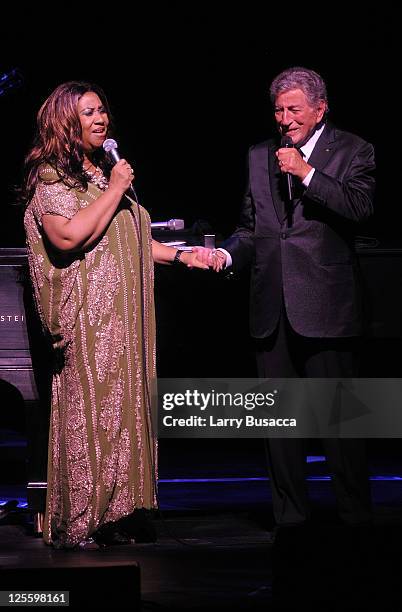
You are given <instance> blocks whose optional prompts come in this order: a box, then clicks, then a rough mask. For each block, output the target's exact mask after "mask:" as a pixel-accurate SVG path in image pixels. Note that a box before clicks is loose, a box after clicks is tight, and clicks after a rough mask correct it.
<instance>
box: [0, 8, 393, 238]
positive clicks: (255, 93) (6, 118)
mask: <svg viewBox="0 0 402 612" xmlns="http://www.w3.org/2000/svg"><path fill="white" fill-rule="evenodd" d="M217 6H219V5H217ZM248 7H249V8H247V9H245V8H244V7H240V8H238V9H235V10H234V9H231V10H230V12H229V11H226V12H225V10H224V8H222V7H221V9H220V13H219V14H218V10H217V8H216V7H214V9H212V8H211V5H210V6H208V3H206V4H205V3H204V4H202V5H201V6H198V7H197V5H196V4H194V5H191V8H190V7H185V5H184V3H183V4H182V5H180V4H178V3H165V4H164V5H161V6H159V5H153V6H152V5H150V6H149V9H148V10H147V11H145V10H144V9H142V10H139V8H138V5H136V4H135V3H134V4H132V6H131V8H129V7H127V10H126V9H125V10H124V11H123V10H122V9H121V7H119V8H118V7H116V8H113V7H111V8H110V9H109V11H108V12H107V13H105V16H104V17H103V18H102V17H100V14H101V11H100V10H92V11H89V10H88V8H86V9H85V10H83V9H82V8H80V9H79V10H77V12H74V11H73V10H70V11H69V12H68V14H66V15H64V17H63V16H60V18H59V17H57V18H56V17H54V20H52V15H51V14H49V13H46V12H45V11H43V13H44V14H46V17H45V16H44V15H42V14H41V15H38V14H32V15H29V14H27V13H25V12H24V14H18V15H17V14H16V15H15V16H14V18H13V17H12V16H11V17H10V18H9V20H8V22H7V24H6V23H5V24H4V27H3V28H2V41H1V43H0V44H1V48H2V53H1V55H0V72H2V73H3V72H6V71H9V70H11V69H13V68H18V69H19V70H20V72H21V74H22V76H23V79H24V83H23V86H22V87H20V88H17V89H15V90H13V91H9V92H8V93H6V94H5V95H3V96H1V97H0V112H1V117H2V125H1V136H2V146H1V153H0V155H1V157H2V162H1V168H2V180H1V185H0V189H1V191H0V198H1V205H2V210H3V214H2V222H1V224H0V246H3V247H4V246H6V247H7V246H23V243H24V236H23V232H22V227H21V223H20V220H19V215H18V212H17V211H16V210H15V209H12V208H11V206H10V205H11V203H12V201H13V199H14V196H13V192H12V188H13V185H14V184H16V183H18V181H19V178H20V171H21V167H22V161H23V156H24V154H25V152H26V151H27V149H28V147H29V145H30V142H31V139H32V135H33V130H34V124H35V115H36V112H37V110H38V108H39V106H40V105H41V104H42V102H43V101H44V100H45V98H46V97H47V96H48V95H49V93H50V92H51V91H52V90H53V89H54V87H55V86H56V85H58V84H59V83H61V82H64V81H66V80H72V79H83V80H89V81H94V82H96V83H98V84H100V85H101V86H102V87H103V88H104V90H105V92H106V94H107V96H108V98H109V101H110V103H111V106H112V110H113V113H114V117H115V123H116V128H117V132H116V139H117V140H118V142H119V145H120V150H121V152H122V154H124V155H125V156H126V157H127V158H128V159H129V160H130V161H131V162H132V163H133V164H134V165H135V168H136V175H137V188H138V192H139V195H140V197H141V199H142V203H143V204H144V205H145V207H146V208H147V209H148V210H149V211H150V213H151V217H152V219H153V220H154V221H157V220H164V219H167V218H170V217H179V218H184V220H185V222H186V226H191V225H192V224H193V223H194V221H196V220H198V219H203V220H206V221H208V222H209V223H210V225H211V226H212V227H213V229H214V230H215V231H216V233H220V234H222V235H227V234H228V233H229V232H230V231H231V230H232V229H233V227H234V224H235V222H236V219H237V214H238V210H239V207H240V204H241V197H242V191H243V188H244V181H245V160H246V155H247V149H248V147H249V146H250V145H251V144H254V143H256V142H258V141H261V140H264V139H266V138H267V137H268V135H269V134H270V133H271V132H272V128H273V125H272V123H271V108H270V104H269V100H268V94H267V90H268V85H269V83H270V81H271V80H272V78H273V77H274V76H275V75H276V74H277V73H278V72H279V71H281V70H282V69H284V68H286V67H288V66H290V65H306V66H309V67H311V68H313V69H315V70H317V71H318V72H320V73H321V74H322V75H323V77H324V78H325V79H326V81H327V84H328V92H329V102H330V109H331V113H330V118H331V119H332V120H333V121H334V122H335V123H336V124H337V125H339V127H342V128H344V129H348V130H350V131H353V132H356V133H358V134H360V135H361V136H362V137H363V138H365V139H367V140H369V141H370V142H372V143H373V144H374V145H375V148H376V155H377V162H378V190H377V198H376V213H375V218H374V220H372V221H370V222H369V223H368V224H367V225H366V226H365V227H364V228H362V230H361V231H362V233H363V234H365V235H368V236H375V237H377V238H379V239H380V240H387V241H388V240H391V241H393V243H395V242H399V243H401V241H400V238H399V227H398V222H399V221H400V219H401V213H400V203H399V200H400V196H399V184H400V181H399V176H398V164H399V160H398V157H400V156H399V149H398V142H399V132H398V125H397V124H398V110H397V104H396V91H397V90H398V89H399V86H400V83H399V81H400V71H399V65H398V64H399V57H400V37H399V36H398V35H397V32H396V31H394V26H393V24H392V22H393V20H392V16H388V15H386V14H385V13H382V14H376V13H373V14H372V16H371V17H368V18H365V19H362V17H361V16H360V17H359V19H358V20H357V19H356V20H355V21H353V20H352V19H351V18H350V16H348V19H347V20H346V19H345V18H343V17H338V16H337V15H335V16H332V17H331V20H330V23H331V25H329V20H328V22H324V20H323V19H321V18H319V16H318V14H316V13H315V12H314V11H313V9H311V13H312V14H311V16H306V17H304V21H303V22H302V21H301V19H302V16H301V15H298V14H297V15H296V14H295V15H288V16H284V15H283V14H280V15H277V14H274V13H273V12H271V11H268V10H265V11H264V10H262V9H261V8H258V9H257V8H256V7H253V5H252V4H251V5H248ZM15 12H16V11H15ZM117 12H119V15H117V14H116V13H117ZM395 27H396V26H395Z"/></svg>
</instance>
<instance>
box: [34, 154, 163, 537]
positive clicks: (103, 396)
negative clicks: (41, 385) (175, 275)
mask: <svg viewBox="0 0 402 612" xmlns="http://www.w3.org/2000/svg"><path fill="white" fill-rule="evenodd" d="M95 183H97V184H95ZM106 188H107V181H106V179H105V178H104V177H103V176H102V177H101V180H99V179H95V178H93V179H91V181H90V182H88V188H87V190H86V191H85V190H80V189H77V188H71V187H69V186H68V184H65V183H64V182H63V181H61V180H60V178H59V176H58V175H57V174H56V172H55V170H54V169H53V168H52V167H50V166H48V165H45V166H43V167H42V168H41V172H40V180H39V181H38V184H37V187H36V191H35V195H34V197H33V199H32V200H31V202H30V203H29V205H28V207H27V209H26V212H25V218H24V225H25V231H26V237H27V250H28V261H29V268H30V275H31V279H32V284H33V289H34V294H35V301H36V304H37V308H38V311H39V315H40V317H41V321H42V324H43V326H44V328H45V329H46V330H47V332H48V333H49V334H50V337H51V340H52V344H53V349H54V371H53V382H52V411H51V424H50V436H49V455H48V489H47V502H46V506H47V508H46V516H45V527H44V539H45V541H46V542H47V543H48V544H53V545H54V546H56V547H73V546H75V545H76V544H78V543H79V542H81V541H83V540H84V539H86V538H88V537H89V536H91V534H93V533H94V532H95V531H96V529H97V528H98V527H100V526H101V525H103V524H104V523H107V522H110V521H116V520H118V519H119V518H121V517H123V516H126V515H128V514H130V513H131V512H133V511H134V509H136V508H152V507H155V506H156V484H155V483H156V439H155V437H154V435H153V431H152V422H151V404H152V402H154V401H155V381H156V374H155V315H154V302H153V259H152V246H151V241H152V237H151V229H150V219H149V216H148V213H147V212H146V211H145V210H144V209H143V208H142V207H141V206H138V205H137V204H136V203H135V202H133V201H132V200H130V199H129V198H126V197H124V198H123V199H122V202H121V203H120V205H119V207H118V209H117V211H116V213H115V215H114V217H113V219H112V221H111V222H110V224H109V226H108V227H107V229H106V230H105V232H104V233H103V235H102V236H100V237H99V239H98V240H97V241H96V242H95V243H94V244H93V245H91V247H89V248H88V249H87V250H85V251H81V252H74V253H71V252H70V253H62V252H59V251H57V250H56V249H54V248H53V247H52V246H51V245H50V244H49V242H48V241H47V240H46V237H45V235H44V234H43V230H42V215H43V214H45V213H46V214H55V215H61V216H63V217H66V218H67V219H71V218H72V217H73V215H74V214H75V213H76V212H77V211H78V210H79V209H80V208H82V207H85V206H88V205H90V204H91V203H93V202H94V200H96V199H97V198H98V197H99V196H100V195H101V194H102V190H104V189H106Z"/></svg>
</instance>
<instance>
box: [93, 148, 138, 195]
mask: <svg viewBox="0 0 402 612" xmlns="http://www.w3.org/2000/svg"><path fill="white" fill-rule="evenodd" d="M102 146H103V149H104V151H105V152H106V153H107V154H108V155H109V157H111V159H112V160H113V162H114V163H115V164H117V162H118V161H120V160H121V157H120V155H119V152H118V150H117V142H116V141H115V140H114V139H113V138H106V140H105V141H104V143H103V145H102ZM127 191H128V192H129V193H130V195H131V196H132V197H133V198H134V199H135V201H136V202H138V196H137V194H136V191H135V189H134V187H133V184H132V183H130V187H129V188H128V189H127Z"/></svg>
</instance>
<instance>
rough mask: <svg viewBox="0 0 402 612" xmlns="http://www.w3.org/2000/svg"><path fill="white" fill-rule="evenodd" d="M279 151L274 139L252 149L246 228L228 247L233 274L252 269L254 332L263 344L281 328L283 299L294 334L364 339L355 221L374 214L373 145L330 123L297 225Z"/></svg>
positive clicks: (298, 204)
mask: <svg viewBox="0 0 402 612" xmlns="http://www.w3.org/2000/svg"><path fill="white" fill-rule="evenodd" d="M277 148H278V144H277V143H276V142H275V141H274V140H268V141H266V142H263V143H261V144H258V145H255V146H254V147H252V148H251V149H250V151H249V186H248V189H247V192H246V195H245V199H244V205H243V210H242V213H241V218H240V222H239V225H238V227H237V228H236V230H235V232H234V233H233V234H232V236H231V237H230V238H229V239H228V240H227V241H226V242H225V244H224V245H223V246H224V248H226V249H227V250H228V251H229V252H230V254H231V256H232V259H233V268H234V270H235V271H236V269H240V268H242V267H244V265H246V264H248V263H251V265H252V271H251V298H250V327H251V334H252V336H254V337H256V338H264V337H267V336H269V335H270V334H271V333H272V332H273V331H274V330H275V327H276V325H277V322H278V319H279V314H280V310H281V306H282V300H283V299H284V303H285V307H286V311H287V316H288V318H289V321H290V323H291V325H292V327H293V329H294V330H295V331H296V332H297V333H299V334H301V335H303V336H309V337H323V338H325V337H328V338H337V337H348V336H355V335H358V334H359V333H360V332H361V327H362V316H361V295H360V290H359V269H358V264H357V260H356V256H355V252H354V236H355V231H356V226H357V223H358V222H359V221H361V220H363V219H366V218H367V217H368V216H370V215H371V213H372V210H373V195H374V184H375V183H374V169H375V162H374V150H373V147H372V145H371V144H369V143H367V142H365V141H364V140H362V139H361V138H359V137H358V136H355V135H354V134H350V133H348V132H344V131H341V130H338V129H336V128H334V127H333V126H332V125H330V124H327V125H326V126H325V128H324V131H323V133H322V134H321V136H320V138H319V139H318V141H317V143H316V145H315V147H314V150H313V152H312V154H311V156H310V159H309V160H308V163H309V164H310V165H311V166H313V167H314V168H315V172H314V176H313V178H312V180H311V182H310V184H309V186H308V188H307V189H305V190H304V193H300V198H299V200H296V202H295V206H294V210H293V213H292V226H291V227H288V222H287V219H286V213H285V205H284V202H283V199H282V194H281V184H282V181H283V177H281V173H280V171H279V167H278V164H277V160H276V156H275V151H276V149H277ZM295 181H296V182H299V181H298V179H295ZM300 186H301V185H300ZM282 296H283V297H282Z"/></svg>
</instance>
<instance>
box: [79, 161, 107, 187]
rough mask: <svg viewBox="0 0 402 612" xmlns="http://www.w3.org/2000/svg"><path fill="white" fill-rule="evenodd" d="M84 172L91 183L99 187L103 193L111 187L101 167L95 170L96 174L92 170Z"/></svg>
mask: <svg viewBox="0 0 402 612" xmlns="http://www.w3.org/2000/svg"><path fill="white" fill-rule="evenodd" d="M84 172H85V174H86V175H87V177H88V179H89V181H90V182H91V183H93V184H94V185H96V186H97V187H99V189H101V190H102V191H106V189H107V188H108V186H109V181H108V180H107V178H106V176H105V175H104V174H103V172H102V170H101V169H100V168H99V167H97V168H95V171H94V172H91V171H90V170H84Z"/></svg>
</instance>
